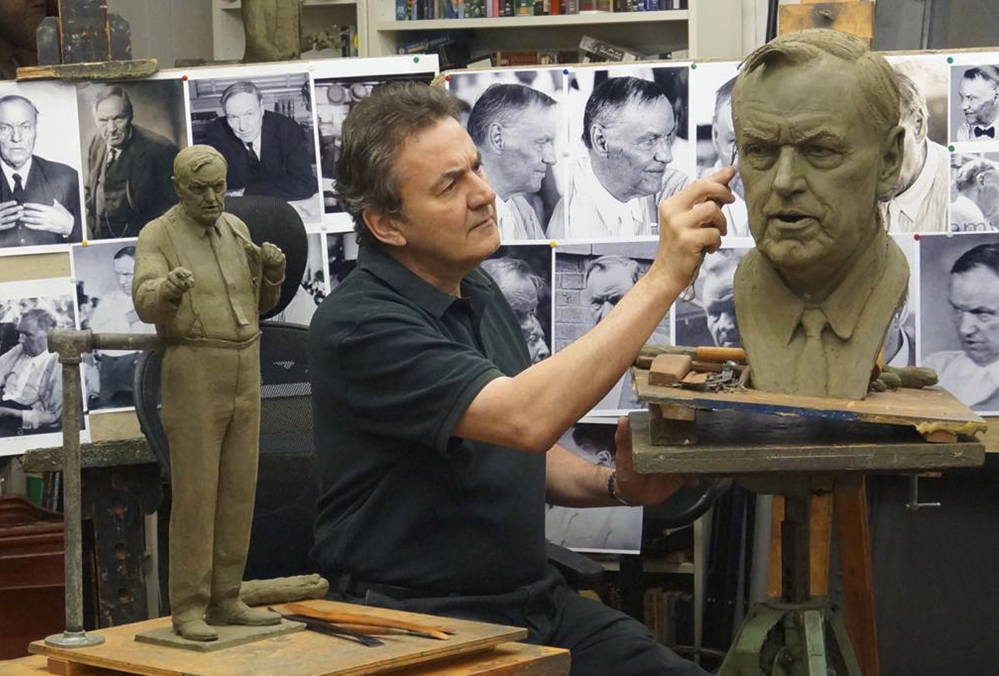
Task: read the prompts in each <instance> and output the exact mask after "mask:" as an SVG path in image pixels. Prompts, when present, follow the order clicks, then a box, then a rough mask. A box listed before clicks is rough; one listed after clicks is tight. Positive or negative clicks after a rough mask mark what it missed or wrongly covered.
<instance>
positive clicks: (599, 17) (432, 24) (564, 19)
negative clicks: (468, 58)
mask: <svg viewBox="0 0 999 676" xmlns="http://www.w3.org/2000/svg"><path fill="white" fill-rule="evenodd" d="M689 16H690V12H689V11H688V10H686V9H670V10H665V11H661V12H594V13H587V14H560V15H556V16H502V17H490V18H485V19H422V20H414V21H379V22H377V23H376V24H375V26H376V30H378V31H379V32H382V33H388V32H393V31H429V30H463V29H475V28H480V29H481V28H524V27H531V26H545V27H550V28H557V27H559V26H589V25H595V24H614V23H649V22H660V21H686V20H687V19H688V18H689Z"/></svg>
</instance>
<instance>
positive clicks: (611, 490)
mask: <svg viewBox="0 0 999 676" xmlns="http://www.w3.org/2000/svg"><path fill="white" fill-rule="evenodd" d="M607 495H609V496H611V497H612V498H614V499H615V500H617V501H618V502H619V503H621V504H622V505H624V506H625V507H637V506H638V505H636V504H635V503H633V502H628V501H627V500H625V499H624V498H622V497H621V494H620V493H618V492H617V470H616V469H613V470H611V473H610V474H608V475H607Z"/></svg>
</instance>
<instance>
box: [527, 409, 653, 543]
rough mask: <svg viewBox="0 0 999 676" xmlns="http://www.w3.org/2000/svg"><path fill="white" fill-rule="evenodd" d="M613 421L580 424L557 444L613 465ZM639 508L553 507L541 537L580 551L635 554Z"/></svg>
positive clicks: (639, 527) (639, 534)
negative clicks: (543, 534)
mask: <svg viewBox="0 0 999 676" xmlns="http://www.w3.org/2000/svg"><path fill="white" fill-rule="evenodd" d="M616 429H617V426H616V425H615V424H613V423H580V424H578V425H575V426H573V427H570V428H569V430H568V431H567V432H566V433H565V434H563V435H562V438H561V439H559V441H558V443H559V445H560V446H562V447H563V448H565V449H566V450H568V451H569V452H571V453H572V454H573V455H576V456H578V457H580V458H582V459H583V460H586V461H587V462H590V463H593V464H594V465H599V466H600V467H615V466H616V458H617V448H616V446H615V444H614V431H615V430H616ZM643 513H644V510H643V509H642V508H641V507H588V508H585V509H577V508H572V507H556V506H553V505H549V506H548V508H547V509H546V510H545V537H546V538H548V540H549V541H550V542H552V543H553V544H556V545H561V546H563V547H568V548H569V549H573V550H576V551H581V552H606V553H618V554H638V553H639V552H640V551H641V548H642V515H643Z"/></svg>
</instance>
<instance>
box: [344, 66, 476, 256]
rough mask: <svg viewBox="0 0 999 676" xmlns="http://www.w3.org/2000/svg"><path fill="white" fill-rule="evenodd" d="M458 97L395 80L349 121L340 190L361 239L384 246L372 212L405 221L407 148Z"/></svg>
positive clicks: (448, 113)
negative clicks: (371, 222)
mask: <svg viewBox="0 0 999 676" xmlns="http://www.w3.org/2000/svg"><path fill="white" fill-rule="evenodd" d="M459 110H460V106H459V104H458V99H456V98H454V97H453V96H450V95H449V94H448V93H447V92H445V91H444V90H442V89H437V88H434V87H428V86H427V85H425V84H420V83H417V82H392V83H389V84H386V85H385V86H383V87H378V88H377V89H376V90H375V91H373V92H372V93H371V95H370V96H367V97H365V98H363V99H361V100H360V101H359V102H358V103H357V104H356V105H355V106H354V107H353V108H352V109H351V110H350V112H349V113H347V117H346V118H344V121H343V131H342V137H343V145H342V146H341V148H340V159H338V160H337V163H336V186H335V191H336V194H337V197H338V198H339V200H340V203H341V204H343V207H344V209H345V210H346V211H347V213H349V214H350V215H351V216H352V217H353V218H354V230H355V231H356V232H357V241H358V242H359V243H367V244H374V245H379V244H380V242H379V241H378V239H377V238H376V237H375V236H374V235H372V234H371V232H370V231H369V230H368V227H367V226H366V225H365V224H364V217H363V215H362V214H363V213H364V211H365V210H366V209H370V210H372V211H374V212H378V213H383V214H387V215H390V216H394V217H396V218H403V217H404V216H403V213H402V198H401V197H400V196H399V185H398V181H399V176H398V171H397V167H396V166H395V164H396V160H397V159H398V157H399V152H400V151H401V150H402V147H403V145H404V144H405V143H406V141H408V140H409V139H411V138H413V137H414V136H416V135H417V134H419V133H420V132H422V131H425V130H427V129H429V128H431V127H433V126H434V125H435V124H437V123H438V122H440V121H441V120H443V119H445V118H448V117H450V118H457V115H458V112H459Z"/></svg>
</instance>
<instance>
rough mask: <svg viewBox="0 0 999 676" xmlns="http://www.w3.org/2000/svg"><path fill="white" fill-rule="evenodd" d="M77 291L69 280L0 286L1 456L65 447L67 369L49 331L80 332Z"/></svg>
mask: <svg viewBox="0 0 999 676" xmlns="http://www.w3.org/2000/svg"><path fill="white" fill-rule="evenodd" d="M72 291H73V287H72V284H71V283H70V282H69V280H68V279H58V280H35V281H32V282H8V283H5V284H0V455H9V454H12V453H20V452H23V451H25V450H28V449H31V448H40V447H44V446H47V445H55V446H58V445H60V444H61V443H62V434H61V430H62V367H61V365H60V364H59V357H58V355H57V354H56V353H55V352H51V351H50V350H49V346H48V336H47V333H46V332H47V331H48V330H49V329H53V328H62V329H71V328H74V326H75V319H74V317H75V316H76V311H75V308H74V297H73V293H72ZM81 429H82V428H81Z"/></svg>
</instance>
